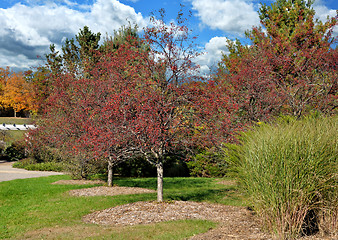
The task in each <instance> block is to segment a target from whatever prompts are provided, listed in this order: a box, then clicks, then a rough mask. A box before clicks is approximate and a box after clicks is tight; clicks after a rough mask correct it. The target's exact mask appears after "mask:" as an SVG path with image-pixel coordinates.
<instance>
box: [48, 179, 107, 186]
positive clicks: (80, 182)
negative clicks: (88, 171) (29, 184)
mask: <svg viewBox="0 0 338 240" xmlns="http://www.w3.org/2000/svg"><path fill="white" fill-rule="evenodd" d="M52 184H61V185H87V184H105V182H104V181H102V180H59V181H56V182H53V183H52Z"/></svg>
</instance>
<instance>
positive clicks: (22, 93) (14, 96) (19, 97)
mask: <svg viewBox="0 0 338 240" xmlns="http://www.w3.org/2000/svg"><path fill="white" fill-rule="evenodd" d="M31 87H32V86H31V84H30V83H29V82H27V81H26V79H25V78H24V76H23V74H22V73H21V72H19V73H12V74H11V75H10V76H8V78H7V80H6V81H5V82H4V85H3V95H2V104H3V106H4V107H10V108H13V110H14V117H16V113H17V112H20V111H21V110H32V108H33V106H32V104H33V103H32V96H31V95H30V92H31Z"/></svg>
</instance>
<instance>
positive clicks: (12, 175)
mask: <svg viewBox="0 0 338 240" xmlns="http://www.w3.org/2000/svg"><path fill="white" fill-rule="evenodd" d="M12 165H13V162H5V161H1V160H0V182H4V181H10V180H14V179H24V178H36V177H45V176H52V175H63V173H59V172H42V171H27V170H25V169H21V168H13V167H12Z"/></svg>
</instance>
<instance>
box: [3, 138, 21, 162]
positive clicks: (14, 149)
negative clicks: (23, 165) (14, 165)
mask: <svg viewBox="0 0 338 240" xmlns="http://www.w3.org/2000/svg"><path fill="white" fill-rule="evenodd" d="M4 155H5V156H6V157H7V159H8V160H9V161H18V160H20V159H23V158H24V157H25V146H24V144H23V143H22V142H14V143H12V145H11V146H9V147H7V148H6V149H5V151H4Z"/></svg>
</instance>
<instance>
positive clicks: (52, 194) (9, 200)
mask: <svg viewBox="0 0 338 240" xmlns="http://www.w3.org/2000/svg"><path fill="white" fill-rule="evenodd" d="M61 179H69V176H51V177H43V178H32V179H18V180H13V181H8V182H1V183H0V239H27V238H29V239H185V238H187V237H189V236H192V235H194V234H198V233H201V232H205V231H208V229H210V228H213V227H215V226H216V225H217V224H216V223H213V222H210V221H204V220H185V221H172V222H164V223H158V224H150V225H140V226H128V227H103V226H98V225H94V224H85V223H83V222H82V221H81V218H82V216H84V215H86V214H88V213H90V212H93V211H97V210H102V209H106V208H110V207H113V206H116V205H121V204H126V203H131V202H136V201H149V200H155V199H156V194H155V193H151V194H138V195H120V196H111V197H109V196H96V197H73V196H70V195H68V194H67V193H66V192H67V191H68V190H71V189H78V188H87V187H90V186H95V185H85V186H80V185H52V184H50V183H52V182H55V181H57V180H61ZM216 182H217V179H210V178H207V179H206V178H165V179H164V198H165V200H189V201H208V202H218V203H224V204H231V205H241V204H242V202H243V199H242V197H241V195H240V194H238V192H237V190H236V188H235V187H234V186H225V185H221V184H217V183H216ZM115 184H117V185H119V186H136V187H145V188H149V189H155V188H156V179H155V178H141V179H131V178H125V179H116V180H115Z"/></svg>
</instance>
